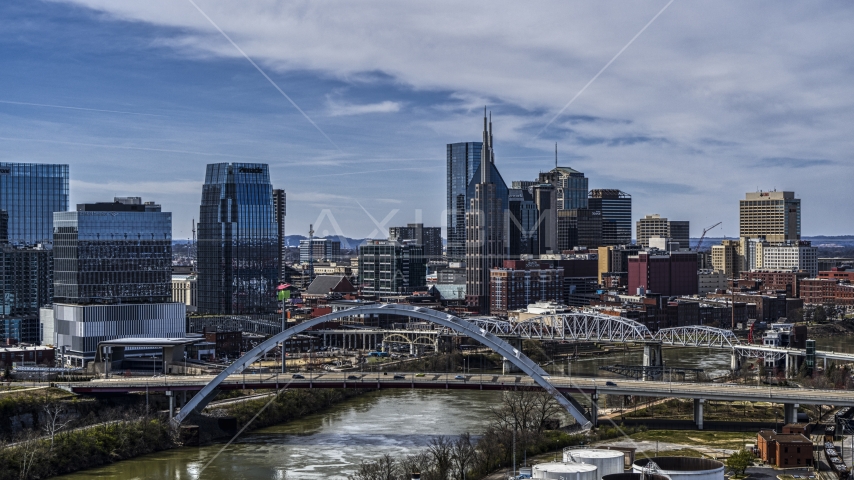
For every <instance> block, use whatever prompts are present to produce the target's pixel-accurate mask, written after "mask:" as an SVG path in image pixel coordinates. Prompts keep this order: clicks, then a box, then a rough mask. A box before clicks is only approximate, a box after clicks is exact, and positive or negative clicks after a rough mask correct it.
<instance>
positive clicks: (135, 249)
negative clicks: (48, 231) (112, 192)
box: [54, 202, 172, 305]
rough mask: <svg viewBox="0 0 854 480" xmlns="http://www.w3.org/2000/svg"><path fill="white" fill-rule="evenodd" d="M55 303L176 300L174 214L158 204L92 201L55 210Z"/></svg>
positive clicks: (159, 301)
mask: <svg viewBox="0 0 854 480" xmlns="http://www.w3.org/2000/svg"><path fill="white" fill-rule="evenodd" d="M54 224H55V233H54V301H55V302H57V303H75V304H84V305H85V304H119V303H164V302H170V301H171V300H172V290H171V281H172V214H171V213H169V212H162V211H161V209H160V205H156V204H153V203H150V202H149V203H146V204H141V203H129V202H128V203H119V202H112V203H109V202H104V203H87V204H80V205H77V211H76V212H57V213H55V214H54Z"/></svg>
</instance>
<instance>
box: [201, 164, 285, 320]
mask: <svg viewBox="0 0 854 480" xmlns="http://www.w3.org/2000/svg"><path fill="white" fill-rule="evenodd" d="M198 228H199V245H198V257H199V258H198V268H199V277H198V294H199V297H198V305H199V312H203V313H221V314H260V313H272V312H275V311H276V304H277V302H276V286H277V280H278V274H279V272H278V267H279V252H278V251H277V249H278V244H279V238H278V230H279V226H278V223H277V222H276V217H275V213H274V208H273V186H272V185H271V184H270V172H269V168H268V166H267V164H264V163H233V164H229V163H216V164H210V165H208V166H207V172H206V174H205V184H204V186H203V187H202V203H201V208H200V215H199V226H198Z"/></svg>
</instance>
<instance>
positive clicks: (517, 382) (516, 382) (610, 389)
mask: <svg viewBox="0 0 854 480" xmlns="http://www.w3.org/2000/svg"><path fill="white" fill-rule="evenodd" d="M301 375H303V376H304V377H305V378H292V374H291V373H286V374H276V373H262V374H258V373H247V374H245V375H243V374H237V375H232V376H230V377H229V378H228V379H226V380H225V381H223V382H222V384H220V388H221V389H224V390H233V389H265V388H285V387H287V388H371V389H383V388H428V389H449V390H450V389H467V390H518V389H532V390H536V389H539V388H540V387H539V386H538V385H537V384H536V383H535V382H534V381H533V380H532V379H531V378H529V377H528V376H526V375H524V374H521V373H520V374H518V375H496V374H489V373H487V374H463V375H460V376H461V377H462V378H460V379H458V378H456V377H457V375H456V374H447V373H424V374H413V373H400V374H397V375H402V376H403V378H397V379H396V378H394V376H395V374H394V373H392V372H388V374H377V373H376V372H345V373H330V372H323V373H318V374H311V375H310V374H307V373H304V374H301ZM421 375H423V376H421ZM213 378H214V377H213V376H211V375H207V376H193V377H179V376H169V377H134V378H114V379H101V380H93V381H90V382H81V383H65V384H56V386H57V387H59V388H63V389H65V390H68V391H70V392H74V393H80V394H110V393H112V394H117V393H118V394H120V393H131V392H145V391H148V392H162V391H167V390H169V391H198V390H200V389H201V388H202V387H203V386H204V385H206V384H207V383H208V382H210V381H211V380H212V379H213ZM549 381H550V382H551V384H552V385H553V386H554V387H555V388H557V390H559V391H561V392H562V393H577V394H586V395H589V394H591V393H594V392H596V393H598V394H600V395H602V394H608V395H635V396H643V397H675V398H692V399H706V400H721V401H749V402H771V403H783V404H804V405H835V406H840V407H841V406H852V407H854V392H851V391H845V390H815V389H804V388H780V387H769V386H752V385H737V384H729V383H683V382H660V381H640V380H619V381H606V380H605V379H602V378H589V377H572V378H569V377H558V376H553V377H549ZM609 383H610V385H609Z"/></svg>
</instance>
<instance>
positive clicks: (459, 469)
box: [451, 433, 476, 478]
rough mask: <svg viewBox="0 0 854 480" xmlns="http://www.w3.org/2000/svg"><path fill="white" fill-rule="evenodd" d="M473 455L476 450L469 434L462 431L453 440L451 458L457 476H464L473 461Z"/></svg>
mask: <svg viewBox="0 0 854 480" xmlns="http://www.w3.org/2000/svg"><path fill="white" fill-rule="evenodd" d="M475 455H476V451H475V447H474V444H472V441H471V435H469V434H468V433H464V434H462V435H460V436H459V437H457V439H456V440H454V443H453V445H452V454H451V458H452V459H453V462H454V470H455V471H456V475H457V478H465V476H466V475H465V474H466V472H467V471H468V470H469V468H471V465H472V463H473V462H474V459H475Z"/></svg>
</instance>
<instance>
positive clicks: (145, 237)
mask: <svg viewBox="0 0 854 480" xmlns="http://www.w3.org/2000/svg"><path fill="white" fill-rule="evenodd" d="M53 252H54V303H53V308H52V309H42V310H41V315H42V323H43V324H45V325H44V329H45V334H46V335H50V337H51V338H45V339H44V340H43V341H44V342H47V343H53V344H55V345H57V346H58V347H65V348H66V349H67V354H68V358H69V359H70V360H69V361H70V363H73V364H75V365H79V366H84V365H85V364H86V362H88V361H91V360H92V359H94V357H95V351H96V349H97V346H98V343H99V342H102V341H105V340H113V339H117V338H140V337H148V338H151V337H161V338H162V337H169V338H177V337H184V336H185V335H186V329H185V317H186V306H185V305H184V304H182V303H175V302H172V289H171V282H172V214H171V213H169V212H162V211H161V208H160V205H156V204H154V203H152V202H146V203H142V201H141V199H139V198H138V197H127V198H116V201H114V202H112V203H108V202H104V203H92V204H80V205H77V211H74V212H57V213H55V214H54V249H53ZM48 332H50V333H48Z"/></svg>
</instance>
